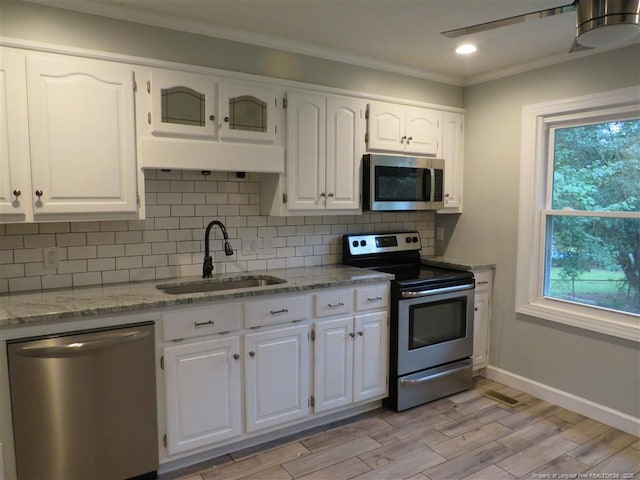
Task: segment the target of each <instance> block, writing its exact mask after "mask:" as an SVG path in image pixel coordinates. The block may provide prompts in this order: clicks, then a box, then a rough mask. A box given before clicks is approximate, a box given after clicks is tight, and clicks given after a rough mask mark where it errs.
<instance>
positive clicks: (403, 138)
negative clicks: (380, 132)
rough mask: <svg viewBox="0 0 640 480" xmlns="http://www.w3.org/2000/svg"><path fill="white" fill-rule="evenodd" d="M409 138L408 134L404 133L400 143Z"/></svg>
mask: <svg viewBox="0 0 640 480" xmlns="http://www.w3.org/2000/svg"><path fill="white" fill-rule="evenodd" d="M406 139H407V136H406V135H404V136H403V137H402V138H401V139H400V143H404V141H405V140H406Z"/></svg>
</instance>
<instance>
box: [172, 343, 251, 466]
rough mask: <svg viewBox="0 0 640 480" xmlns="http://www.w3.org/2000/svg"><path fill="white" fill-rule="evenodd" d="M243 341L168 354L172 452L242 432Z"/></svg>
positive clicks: (181, 347)
mask: <svg viewBox="0 0 640 480" xmlns="http://www.w3.org/2000/svg"><path fill="white" fill-rule="evenodd" d="M239 358H240V340H239V338H238V337H233V338H226V339H222V340H211V341H207V342H198V343H191V344H186V345H179V346H175V347H167V348H165V349H164V369H165V370H164V372H165V394H166V402H167V405H166V410H167V418H166V420H167V453H168V454H169V455H173V454H176V453H180V452H184V451H187V450H190V449H193V448H198V447H203V446H206V445H211V444H214V443H216V442H219V441H221V440H226V439H229V438H232V437H235V436H236V435H240V433H241V421H240V418H241V408H240V405H241V402H240V373H241V369H240V359H239Z"/></svg>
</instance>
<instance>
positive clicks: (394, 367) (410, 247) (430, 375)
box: [343, 232, 475, 411]
mask: <svg viewBox="0 0 640 480" xmlns="http://www.w3.org/2000/svg"><path fill="white" fill-rule="evenodd" d="M421 247H422V243H421V240H420V235H419V233H418V232H397V233H376V234H359V235H344V236H343V263H344V264H346V265H351V266H356V267H362V268H368V269H373V270H378V271H382V272H386V273H392V274H394V275H395V279H394V280H393V281H392V282H391V300H392V301H391V309H390V315H391V318H390V336H389V338H390V346H389V348H390V355H389V358H390V369H389V397H388V398H387V399H386V400H385V404H386V405H387V406H388V407H389V408H392V409H394V410H396V411H402V410H406V409H407V408H411V407H414V406H416V405H421V404H423V403H426V402H429V401H431V400H435V399H437V398H441V397H444V396H447V395H451V394H453V393H456V392H460V391H462V390H466V389H469V388H471V383H472V380H471V376H472V361H471V355H472V354H473V300H474V299H473V296H474V288H475V281H474V278H473V274H472V273H471V272H467V271H461V270H451V269H444V268H438V267H432V266H426V265H423V264H422V262H421V260H420V249H421Z"/></svg>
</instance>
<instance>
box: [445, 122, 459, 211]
mask: <svg viewBox="0 0 640 480" xmlns="http://www.w3.org/2000/svg"><path fill="white" fill-rule="evenodd" d="M462 120H463V116H462V114H461V113H450V112H445V113H444V116H443V122H442V125H443V126H442V158H443V159H444V208H445V210H443V213H445V212H447V211H449V212H451V213H460V212H461V211H462V163H463V161H464V159H463V144H464V142H463V134H462V131H463V130H462Z"/></svg>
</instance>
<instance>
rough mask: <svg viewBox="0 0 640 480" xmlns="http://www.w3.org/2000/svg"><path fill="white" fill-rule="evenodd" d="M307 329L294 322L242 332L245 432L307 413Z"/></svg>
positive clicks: (305, 326)
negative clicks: (257, 331)
mask: <svg viewBox="0 0 640 480" xmlns="http://www.w3.org/2000/svg"><path fill="white" fill-rule="evenodd" d="M308 331H309V327H308V326H307V325H296V326H293V327H285V328H278V329H276V330H269V331H266V332H259V333H250V334H247V335H245V337H244V351H245V377H246V391H245V395H246V430H247V433H249V432H254V431H256V430H261V429H263V428H268V427H273V426H274V425H278V424H281V423H286V422H289V421H292V420H296V419H298V418H302V417H305V416H307V414H308V413H309V403H308V401H309V386H308V383H309V373H308V357H309V338H308Z"/></svg>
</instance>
